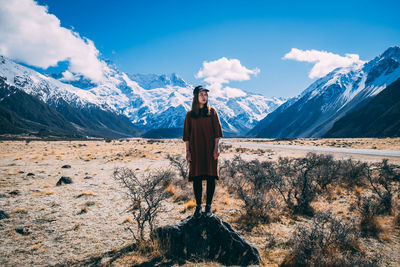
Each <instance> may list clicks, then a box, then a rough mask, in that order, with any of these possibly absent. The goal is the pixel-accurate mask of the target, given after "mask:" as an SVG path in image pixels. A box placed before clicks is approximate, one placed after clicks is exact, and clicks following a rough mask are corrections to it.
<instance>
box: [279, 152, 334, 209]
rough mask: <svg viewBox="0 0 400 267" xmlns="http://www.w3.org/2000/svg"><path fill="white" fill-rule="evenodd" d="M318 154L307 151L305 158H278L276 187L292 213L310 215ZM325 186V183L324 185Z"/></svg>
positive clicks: (316, 186)
mask: <svg viewBox="0 0 400 267" xmlns="http://www.w3.org/2000/svg"><path fill="white" fill-rule="evenodd" d="M320 157H321V156H320V155H317V154H315V153H308V154H307V156H306V157H305V158H295V159H290V158H279V160H278V175H276V182H275V184H276V188H277V190H278V192H279V193H280V195H281V196H282V198H283V200H284V202H285V203H286V205H287V207H288V208H289V210H290V211H291V212H292V213H294V214H303V215H310V216H312V215H313V214H314V210H313V209H312V207H311V206H310V204H311V202H312V201H313V200H314V198H315V197H316V195H317V189H318V183H317V177H318V175H316V174H318V172H317V171H316V170H317V169H318V168H319V167H320V166H321V162H323V161H321V160H319V159H320ZM325 187H326V185H325Z"/></svg>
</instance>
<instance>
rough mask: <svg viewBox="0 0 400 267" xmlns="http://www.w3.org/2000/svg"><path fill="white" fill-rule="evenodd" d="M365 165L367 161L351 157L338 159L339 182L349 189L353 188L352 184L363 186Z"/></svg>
mask: <svg viewBox="0 0 400 267" xmlns="http://www.w3.org/2000/svg"><path fill="white" fill-rule="evenodd" d="M367 166H368V165H367V163H362V162H360V161H354V160H352V159H348V160H341V161H339V175H340V180H341V182H342V183H343V184H344V185H346V186H347V188H349V189H351V188H354V186H363V185H364V184H365V174H366V169H367Z"/></svg>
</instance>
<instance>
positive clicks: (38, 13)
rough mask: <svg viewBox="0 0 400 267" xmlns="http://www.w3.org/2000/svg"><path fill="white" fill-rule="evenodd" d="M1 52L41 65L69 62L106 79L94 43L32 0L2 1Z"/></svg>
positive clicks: (79, 70)
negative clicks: (62, 24)
mask: <svg viewBox="0 0 400 267" xmlns="http://www.w3.org/2000/svg"><path fill="white" fill-rule="evenodd" d="M0 54H2V55H4V56H7V57H9V58H12V59H14V60H17V61H20V62H23V63H26V64H28V65H33V66H36V67H41V68H48V67H50V66H56V65H57V63H58V62H60V61H69V71H70V72H72V73H77V74H82V75H84V76H86V77H88V78H90V79H91V80H92V81H94V82H98V81H100V80H102V78H103V68H104V67H105V63H104V62H102V61H101V60H99V59H98V55H99V51H98V50H97V49H96V47H95V45H94V43H93V42H92V41H91V40H89V39H87V38H85V37H81V36H80V35H79V34H78V33H77V32H74V31H73V30H70V29H67V28H64V27H61V25H60V20H59V19H58V18H57V17H56V16H54V15H52V14H49V13H48V9H47V7H46V6H41V5H39V4H38V3H36V2H35V1H33V0H12V1H9V0H0Z"/></svg>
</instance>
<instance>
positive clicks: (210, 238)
mask: <svg viewBox="0 0 400 267" xmlns="http://www.w3.org/2000/svg"><path fill="white" fill-rule="evenodd" d="M151 237H152V238H156V239H158V240H159V243H160V246H161V248H162V249H163V250H164V251H165V252H166V255H167V256H169V257H173V258H181V259H188V260H190V259H196V260H197V259H209V260H213V261H217V262H220V263H222V264H225V265H249V264H259V263H260V261H261V259H260V254H259V253H258V250H257V249H256V248H255V247H253V246H252V245H250V244H249V242H248V241H247V240H246V239H245V238H244V237H243V236H241V235H240V234H238V233H236V232H235V230H233V229H232V226H231V225H230V224H229V223H227V222H224V221H222V220H221V219H220V218H218V217H217V216H215V215H212V216H211V217H207V216H205V215H203V216H201V217H200V218H198V219H196V218H194V217H193V216H189V217H187V218H186V219H183V220H181V221H180V222H179V223H177V224H174V225H167V226H163V227H159V228H156V229H155V230H154V231H153V232H152V233H151Z"/></svg>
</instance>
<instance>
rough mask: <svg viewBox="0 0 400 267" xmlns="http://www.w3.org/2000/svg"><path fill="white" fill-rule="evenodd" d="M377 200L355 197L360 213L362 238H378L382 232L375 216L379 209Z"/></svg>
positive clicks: (371, 197)
mask: <svg viewBox="0 0 400 267" xmlns="http://www.w3.org/2000/svg"><path fill="white" fill-rule="evenodd" d="M379 206H380V204H379V200H378V199H377V198H376V197H375V196H370V197H365V196H364V197H363V196H358V197H357V209H358V211H359V212H360V216H361V220H360V230H361V233H362V235H363V236H366V237H368V236H371V237H375V238H377V237H378V234H379V233H380V232H381V231H382V228H381V226H380V225H379V223H378V221H377V214H378V211H379V209H380V207H379Z"/></svg>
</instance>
